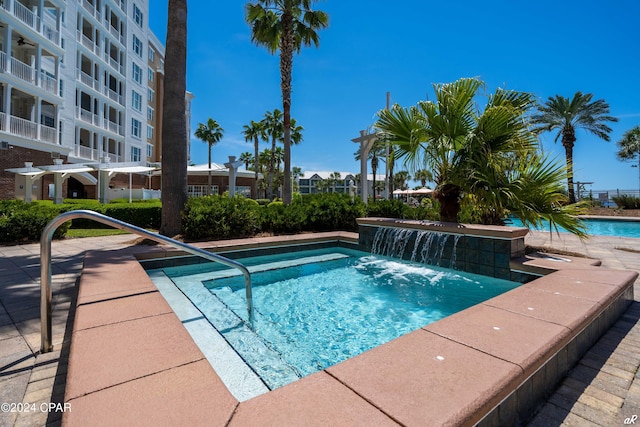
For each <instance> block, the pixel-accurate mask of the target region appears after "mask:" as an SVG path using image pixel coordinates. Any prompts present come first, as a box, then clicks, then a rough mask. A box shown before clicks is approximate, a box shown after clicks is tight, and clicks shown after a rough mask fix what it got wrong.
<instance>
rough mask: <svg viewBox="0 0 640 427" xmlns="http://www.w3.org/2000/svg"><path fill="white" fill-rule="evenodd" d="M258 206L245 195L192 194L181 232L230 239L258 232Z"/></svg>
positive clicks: (186, 208) (183, 218) (191, 236)
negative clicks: (201, 195)
mask: <svg viewBox="0 0 640 427" xmlns="http://www.w3.org/2000/svg"><path fill="white" fill-rule="evenodd" d="M259 225H260V222H259V207H258V206H256V204H255V203H253V202H250V201H248V199H245V198H244V197H242V196H240V195H237V196H234V197H232V198H229V197H223V196H217V195H215V196H206V197H193V198H191V199H189V201H188V202H187V204H186V206H185V210H184V212H183V214H182V234H183V235H184V236H185V237H186V238H188V239H194V240H199V239H230V238H237V237H248V236H253V235H254V234H255V233H256V232H257V231H259V229H260V228H259Z"/></svg>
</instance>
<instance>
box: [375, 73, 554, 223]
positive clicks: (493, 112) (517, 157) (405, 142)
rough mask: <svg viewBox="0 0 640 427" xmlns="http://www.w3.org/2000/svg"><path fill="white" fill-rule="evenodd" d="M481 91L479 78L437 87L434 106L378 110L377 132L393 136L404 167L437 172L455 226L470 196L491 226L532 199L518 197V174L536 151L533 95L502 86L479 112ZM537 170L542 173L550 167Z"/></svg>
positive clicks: (444, 212) (444, 207)
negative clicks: (531, 125) (531, 115)
mask: <svg viewBox="0 0 640 427" xmlns="http://www.w3.org/2000/svg"><path fill="white" fill-rule="evenodd" d="M482 87H483V83H482V82H481V81H480V80H478V79H460V80H458V81H456V82H453V83H448V84H437V85H434V90H435V93H436V101H435V102H432V101H421V102H419V103H418V105H417V106H414V107H410V108H406V109H405V108H402V107H400V106H399V105H394V106H393V108H392V109H391V110H382V111H380V112H379V113H378V122H377V123H376V127H377V128H378V129H380V130H381V131H383V132H386V133H388V134H389V135H391V139H392V142H393V143H395V144H397V146H398V150H397V154H399V156H400V157H404V158H405V164H413V165H426V166H428V167H429V169H430V170H431V171H433V174H434V182H435V183H436V189H435V192H434V197H435V198H436V199H437V200H438V201H439V202H440V219H441V220H442V221H450V222H455V221H457V215H458V212H459V211H460V203H461V202H462V198H463V196H464V195H465V194H467V195H470V196H477V197H475V198H474V200H473V201H474V202H475V204H477V206H478V209H480V210H481V212H482V214H483V217H484V218H486V219H487V220H488V221H489V220H490V221H494V219H495V218H498V220H499V221H501V219H502V217H504V214H505V212H506V211H507V210H508V209H509V208H514V209H516V210H518V209H526V208H525V207H523V206H526V201H527V199H524V200H523V201H520V202H518V201H516V200H515V198H516V195H515V190H514V188H513V185H512V182H513V181H514V180H513V179H512V176H513V175H514V173H513V172H512V171H513V170H521V169H524V168H525V166H526V165H527V161H529V160H530V159H531V158H533V156H534V155H535V153H536V150H537V149H538V145H537V139H536V135H535V134H534V133H533V132H531V131H530V129H529V126H528V122H527V121H526V120H525V117H526V115H527V114H528V113H529V111H530V110H531V108H532V107H533V106H534V98H533V96H532V95H530V94H527V93H522V92H515V91H507V90H503V89H498V90H496V92H495V93H493V94H491V95H490V96H489V98H488V101H487V104H486V106H485V108H484V110H483V111H478V109H477V107H476V101H475V98H476V96H477V94H478V92H479V90H480V89H481V88H482ZM529 163H531V164H534V162H529ZM535 165H536V167H537V168H538V169H540V168H542V167H543V166H545V165H546V164H545V163H544V162H543V163H540V162H538V163H535ZM532 170H533V172H536V171H537V169H536V168H532ZM533 172H532V173H531V174H533ZM531 174H530V175H531ZM553 176H557V175H553ZM535 182H536V181H535V180H534V183H535ZM540 182H541V181H540ZM531 188H534V187H532V186H529V189H530V191H531V192H532V194H533V190H531ZM538 191H539V192H543V191H549V192H550V193H551V194H554V195H555V194H556V192H557V188H556V187H550V186H548V185H547V187H543V183H542V182H541V183H540V188H539V189H538ZM518 196H520V197H524V196H525V195H523V194H521V193H518ZM529 197H530V198H532V197H533V196H532V195H530V196H529ZM545 200H550V199H545ZM555 201H557V199H555ZM534 207H535V208H536V209H542V208H538V207H536V206H534ZM544 207H545V208H549V209H551V206H550V205H544ZM532 209H533V208H532Z"/></svg>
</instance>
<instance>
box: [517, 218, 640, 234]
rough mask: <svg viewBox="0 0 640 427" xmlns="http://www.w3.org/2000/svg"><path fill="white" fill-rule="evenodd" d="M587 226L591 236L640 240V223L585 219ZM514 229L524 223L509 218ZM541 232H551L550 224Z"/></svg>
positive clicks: (544, 225)
mask: <svg viewBox="0 0 640 427" xmlns="http://www.w3.org/2000/svg"><path fill="white" fill-rule="evenodd" d="M583 221H584V223H585V225H586V226H587V233H588V234H589V235H591V236H614V237H632V238H640V221H632V220H625V219H619V220H615V219H612V220H604V219H584V220H583ZM506 225H508V226H512V227H522V222H521V221H520V220H519V219H517V218H509V220H508V222H507V224H506ZM537 230H539V231H549V223H548V222H547V221H545V222H544V224H543V226H542V227H540V228H538V229H537ZM558 231H560V232H565V233H566V232H567V231H566V230H565V229H564V228H562V227H558Z"/></svg>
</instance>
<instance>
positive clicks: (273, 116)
mask: <svg viewBox="0 0 640 427" xmlns="http://www.w3.org/2000/svg"><path fill="white" fill-rule="evenodd" d="M262 122H263V126H264V132H265V134H266V135H267V136H268V137H270V138H271V151H270V153H271V160H270V162H269V163H268V168H267V171H268V173H269V178H268V179H269V197H270V198H273V187H274V186H273V180H274V176H275V167H276V166H275V165H276V158H275V155H276V143H277V142H278V141H280V140H281V139H282V135H283V133H284V127H283V126H284V124H283V116H282V112H281V111H280V110H278V109H277V108H276V109H275V110H273V111H267V112H266V113H265V114H264V119H262Z"/></svg>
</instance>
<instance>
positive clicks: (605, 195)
mask: <svg viewBox="0 0 640 427" xmlns="http://www.w3.org/2000/svg"><path fill="white" fill-rule="evenodd" d="M619 196H630V197H640V190H621V189H615V190H587V191H585V190H583V191H581V192H580V194H577V193H576V197H577V198H578V199H579V200H585V199H591V200H595V201H598V202H600V204H601V205H602V206H605V207H615V206H616V204H615V203H614V201H613V198H614V197H619Z"/></svg>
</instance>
